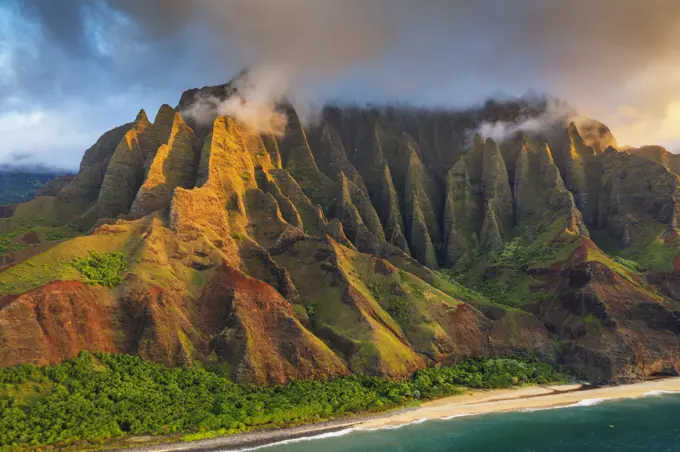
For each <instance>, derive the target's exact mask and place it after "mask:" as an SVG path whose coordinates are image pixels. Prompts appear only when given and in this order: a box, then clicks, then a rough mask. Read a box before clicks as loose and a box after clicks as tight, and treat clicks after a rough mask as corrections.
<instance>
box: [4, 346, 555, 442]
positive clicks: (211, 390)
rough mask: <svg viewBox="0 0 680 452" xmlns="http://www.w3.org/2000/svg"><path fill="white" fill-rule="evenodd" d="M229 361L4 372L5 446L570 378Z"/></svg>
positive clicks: (202, 432) (469, 366)
mask: <svg viewBox="0 0 680 452" xmlns="http://www.w3.org/2000/svg"><path fill="white" fill-rule="evenodd" d="M226 375H228V372H227V371H226V369H225V368H224V367H223V366H221V365H219V364H218V365H214V366H212V367H208V368H168V367H165V366H163V365H161V364H157V363H153V362H151V361H146V360H143V359H141V358H139V357H135V356H130V355H111V354H106V353H95V354H90V353H87V352H83V353H81V354H80V355H79V356H78V357H77V358H75V359H73V360H70V361H65V362H63V363H60V364H55V365H50V366H45V367H42V368H38V367H35V366H33V365H30V364H22V365H18V366H15V367H13V368H8V369H0V450H2V451H5V450H7V451H10V450H18V449H22V448H26V449H28V448H31V447H36V446H46V445H50V446H54V447H60V446H70V447H75V448H79V447H80V448H92V449H94V448H96V447H97V446H98V445H104V444H108V443H110V442H111V441H112V440H115V439H117V438H121V437H124V436H129V435H166V436H167V435H172V434H174V433H178V432H182V433H183V434H182V435H181V436H180V438H181V439H183V440H184V441H191V440H196V439H203V438H212V437H216V436H221V435H228V434H233V433H237V432H244V431H248V430H251V429H255V428H258V429H261V428H265V429H266V428H280V427H286V426H293V425H299V424H302V423H311V422H321V421H325V420H330V419H334V418H339V417H347V416H353V415H357V414H363V413H372V412H380V411H385V410H390V409H394V408H397V407H402V406H405V405H409V404H417V403H418V402H419V401H423V400H428V399H432V398H436V397H442V396H446V395H454V394H460V393H462V392H464V391H465V390H466V389H467V388H480V389H481V388H484V389H490V388H509V387H513V386H518V385H527V384H541V383H548V382H560V381H566V380H567V379H568V377H567V376H565V375H562V374H559V373H557V372H556V371H555V370H553V368H552V367H551V366H549V365H547V364H545V363H541V362H539V361H536V360H533V359H527V358H519V357H518V358H499V359H485V358H477V359H470V360H467V361H464V362H461V363H459V364H456V365H452V366H442V367H439V368H426V369H420V370H418V371H417V372H416V373H415V374H414V375H413V376H412V377H411V378H408V379H404V380H394V379H390V378H386V377H379V376H366V375H351V376H347V377H343V378H339V379H336V380H332V381H310V380H308V381H296V382H292V383H289V384H286V385H277V386H253V385H242V384H237V383H234V382H233V381H231V380H230V379H229V378H228V376H226Z"/></svg>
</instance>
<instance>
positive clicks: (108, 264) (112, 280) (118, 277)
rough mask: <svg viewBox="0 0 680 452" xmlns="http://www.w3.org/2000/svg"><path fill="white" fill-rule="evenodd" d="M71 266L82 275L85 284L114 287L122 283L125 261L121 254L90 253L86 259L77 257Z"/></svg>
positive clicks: (125, 266)
mask: <svg viewBox="0 0 680 452" xmlns="http://www.w3.org/2000/svg"><path fill="white" fill-rule="evenodd" d="M71 264H72V265H73V266H74V267H75V268H76V269H77V270H78V271H79V272H80V273H82V275H83V278H84V280H85V283H87V284H92V285H100V286H106V287H116V286H117V285H119V284H122V283H123V275H124V274H125V270H127V261H126V260H125V255H124V254H123V253H98V252H96V251H90V254H89V255H88V256H87V257H77V258H75V259H73V261H72V262H71Z"/></svg>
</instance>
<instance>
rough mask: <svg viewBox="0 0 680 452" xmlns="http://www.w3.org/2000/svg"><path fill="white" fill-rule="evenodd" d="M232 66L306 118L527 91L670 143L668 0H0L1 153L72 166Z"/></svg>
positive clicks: (679, 113) (678, 145)
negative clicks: (114, 132) (353, 106)
mask: <svg viewBox="0 0 680 452" xmlns="http://www.w3.org/2000/svg"><path fill="white" fill-rule="evenodd" d="M244 67H249V68H250V69H251V71H252V74H253V84H252V86H250V90H251V91H250V92H249V96H251V97H252V100H253V102H251V103H250V104H249V105H255V106H256V107H262V108H265V109H266V107H267V106H268V105H270V104H272V103H275V102H276V101H278V100H280V99H282V98H284V97H285V98H288V99H290V100H291V101H293V103H294V104H295V105H296V107H298V109H299V110H300V111H302V112H303V113H306V114H307V115H308V116H309V117H310V118H313V116H314V112H315V111H317V110H318V106H319V105H321V104H322V103H324V102H328V101H345V102H360V103H409V104H414V105H419V106H436V107H451V108H461V107H469V106H473V105H476V104H479V103H481V102H483V101H484V100H486V99H488V98H490V97H500V96H503V97H505V96H521V95H523V94H525V93H526V92H528V91H535V92H539V93H549V94H551V95H553V96H556V97H559V98H561V99H564V100H566V101H567V102H568V103H569V104H570V105H572V106H573V107H575V108H576V109H577V110H578V111H579V113H580V114H582V115H584V116H589V117H592V118H595V119H598V120H600V121H602V122H604V123H605V124H607V125H608V126H609V127H610V128H611V129H612V131H613V133H614V135H615V136H616V138H617V140H618V142H619V144H621V145H632V146H640V145H645V144H661V145H664V146H666V147H668V148H669V150H672V151H675V152H678V151H680V2H678V1H677V0H646V1H644V2H643V1H639V0H477V1H475V2H469V1H463V0H192V1H189V0H144V1H137V0H0V164H10V165H36V164H39V165H43V166H53V167H58V168H63V169H75V168H77V166H78V163H79V161H80V158H81V156H82V154H83V152H84V151H85V150H86V149H87V148H88V147H89V146H91V145H92V144H93V143H94V142H95V141H96V139H97V138H98V137H99V136H100V135H101V134H102V133H104V132H105V131H107V130H109V129H111V128H113V127H115V126H117V125H120V124H123V123H126V122H129V121H131V120H133V119H134V118H135V116H136V114H137V112H138V111H139V109H140V108H144V109H145V110H146V111H147V113H148V114H149V116H150V117H152V118H153V116H154V115H155V112H156V111H157V110H158V108H159V107H160V105H161V104H163V103H168V104H170V105H172V106H175V105H176V104H177V102H178V101H179V97H180V95H181V93H182V92H183V91H184V90H186V89H189V88H194V87H200V86H204V85H213V84H220V83H225V82H227V81H228V80H230V79H231V78H232V77H233V76H234V75H235V74H236V73H237V72H238V71H240V70H241V69H242V68H244ZM225 108H226V112H227V113H230V112H231V110H230V109H229V108H230V106H229V105H227V106H225ZM258 111H259V110H258ZM249 113H252V112H249Z"/></svg>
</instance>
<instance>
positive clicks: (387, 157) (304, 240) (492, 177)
mask: <svg viewBox="0 0 680 452" xmlns="http://www.w3.org/2000/svg"><path fill="white" fill-rule="evenodd" d="M233 93H234V88H232V87H231V86H230V85H225V86H220V87H206V88H202V89H201V90H192V91H189V92H187V93H185V94H184V95H183V96H182V99H181V101H180V105H179V106H178V108H176V109H173V108H171V107H169V106H167V105H165V106H163V107H161V109H160V111H159V112H158V114H157V115H156V118H155V120H154V122H153V123H152V122H150V121H149V119H148V118H147V116H146V114H145V113H144V112H143V111H142V112H140V114H139V115H138V117H137V118H136V120H135V121H134V122H132V123H130V124H126V125H124V126H121V127H120V128H118V129H114V130H113V131H111V132H108V133H107V134H105V135H104V136H102V138H101V139H100V140H99V141H98V142H97V144H95V145H94V146H93V148H91V149H90V150H88V151H87V152H86V154H85V156H84V158H83V163H82V165H81V169H80V172H79V174H78V175H76V176H75V177H74V178H73V180H72V181H71V182H70V183H69V184H68V185H66V186H65V187H63V188H61V189H60V190H54V191H52V192H46V193H43V194H42V195H41V196H38V197H36V198H35V199H33V200H31V201H29V202H27V203H24V204H20V205H17V206H15V207H13V208H12V209H7V210H4V211H0V234H2V236H1V237H2V239H1V240H2V242H0V243H3V244H4V248H2V249H0V259H2V261H1V263H2V264H4V267H0V269H1V270H0V294H2V295H0V325H1V326H2V328H0V343H2V344H6V347H5V351H4V352H3V354H0V364H1V365H13V364H16V363H19V362H31V363H34V364H45V363H50V362H57V361H61V360H64V359H68V358H71V357H73V356H75V354H77V352H78V351H80V350H84V349H85V350H104V351H115V352H125V353H135V354H138V355H140V356H143V357H146V358H151V359H154V360H156V361H160V362H164V363H167V364H171V365H193V364H198V363H211V362H222V363H224V365H225V366H227V368H228V369H229V373H230V375H231V376H232V377H233V378H234V379H236V380H238V381H243V382H252V383H258V384H274V383H283V382H286V381H290V380H295V379H306V378H317V379H325V378H334V377H337V376H340V375H345V374H347V373H349V372H359V373H367V374H372V375H388V376H392V377H404V376H407V375H410V374H411V373H413V371H414V370H416V369H418V368H421V367H424V366H427V365H432V364H437V363H451V362H455V361H458V360H460V359H463V358H465V357H470V356H480V355H483V356H499V355H509V354H514V353H529V354H532V355H538V356H540V357H541V358H542V359H544V360H548V361H551V362H555V363H561V364H564V365H565V366H567V367H568V368H569V369H570V370H572V371H574V372H577V373H578V374H580V375H582V376H584V377H586V378H589V379H592V380H594V381H628V380H635V379H639V378H644V377H646V376H649V375H651V374H654V373H662V372H663V373H674V372H676V371H677V369H678V366H679V365H680V361H679V358H678V357H679V356H680V355H679V354H678V351H679V350H678V345H679V344H678V336H677V333H678V332H679V331H680V320H679V319H678V317H677V312H678V311H680V304H679V303H678V300H680V298H678V294H680V286H679V285H678V284H679V283H678V281H680V277H679V276H678V274H676V272H675V271H674V270H673V269H674V268H675V266H676V265H677V262H679V261H680V259H676V257H677V256H680V249H678V245H677V244H678V241H677V237H678V232H677V229H676V228H677V227H678V225H677V218H678V208H679V207H680V198H678V187H680V179H679V178H678V176H677V175H675V174H674V173H672V172H671V171H669V169H668V168H667V167H664V166H663V165H661V164H659V163H657V162H654V161H651V160H649V159H646V158H643V157H640V156H636V155H632V154H630V153H627V152H625V151H618V150H616V149H614V148H612V147H610V146H611V145H612V144H614V145H615V141H614V139H613V137H611V134H610V133H609V131H608V129H606V127H604V126H601V125H599V126H598V125H597V123H593V124H595V125H592V124H591V125H590V126H588V127H583V126H582V127H581V129H579V128H577V127H576V126H575V125H573V124H571V125H569V126H566V125H565V124H564V123H556V124H555V125H554V127H553V128H552V130H550V131H549V132H550V133H545V134H544V136H541V135H538V134H534V135H523V134H518V135H517V136H516V137H513V138H512V139H511V140H508V141H506V142H503V143H501V144H500V146H499V145H498V144H497V143H495V142H494V141H493V140H487V141H486V142H484V141H483V140H482V138H481V137H479V136H477V137H475V138H474V140H472V143H471V145H470V146H469V148H468V147H466V146H464V141H465V140H464V137H466V136H467V135H469V131H470V130H474V129H475V128H476V127H477V126H478V125H479V124H480V123H481V122H484V121H492V122H493V121H497V120H505V121H520V120H521V118H524V117H526V115H538V114H541V112H542V108H543V107H541V105H540V104H539V105H534V104H526V103H523V102H522V101H517V102H514V101H512V102H507V103H505V104H498V103H490V104H487V105H486V106H484V107H483V108H481V109H479V110H470V111H462V112H441V111H439V112H431V111H421V110H411V109H398V108H378V109H361V108H353V107H352V108H349V107H348V108H339V107H333V108H328V109H326V110H325V111H324V113H323V116H322V118H321V121H320V123H319V124H318V125H316V126H313V127H305V126H303V125H302V124H301V122H300V120H299V118H298V116H297V114H296V112H295V111H294V110H293V109H292V108H291V107H289V106H282V111H283V112H284V113H285V114H286V115H287V117H288V128H287V131H286V134H285V135H284V136H282V137H276V136H271V135H262V134H259V133H257V132H256V131H254V130H252V129H250V128H249V127H248V126H246V125H244V124H241V123H239V122H238V121H236V120H235V119H234V118H230V117H215V118H214V121H213V122H212V124H204V123H200V124H199V123H197V122H196V121H195V120H194V118H193V117H192V116H191V115H187V114H184V115H183V114H182V113H183V112H187V111H190V110H191V107H192V104H193V102H195V100H196V99H198V98H201V97H204V98H205V97H210V96H213V97H217V98H220V97H225V96H228V95H232V94H233ZM596 132H597V133H596ZM581 133H583V135H582V134H581ZM546 137H548V138H546ZM659 243H661V245H658V244H659ZM661 247H662V248H663V251H662V252H658V250H659V248H661ZM603 250H605V251H606V252H605V251H603ZM92 252H95V253H99V254H92V256H93V259H92V261H93V262H106V256H109V255H110V254H107V253H122V256H123V257H122V259H123V260H124V263H125V265H126V270H125V271H124V272H122V273H121V276H122V277H123V282H122V284H119V285H117V286H115V287H101V286H94V287H88V286H87V285H83V284H82V282H87V281H88V278H90V277H88V276H87V275H86V274H85V273H83V271H82V270H78V269H77V268H76V267H75V266H74V265H73V263H74V262H75V261H74V260H77V259H79V258H83V257H86V256H88V254H91V253H92ZM607 253H609V254H607ZM101 256H104V257H101ZM111 256H113V255H111ZM116 256H118V255H116ZM622 256H626V257H628V259H624V258H623V257H622ZM95 258H96V259H95ZM631 259H634V260H635V262H632V261H631ZM93 265H94V264H93ZM97 265H98V264H97ZM102 265H103V264H102ZM106 271H110V269H109V268H108V267H105V266H103V267H102V268H94V269H93V270H92V272H94V273H92V274H97V273H96V272H106ZM89 281H90V282H92V279H91V278H90V279H89ZM461 283H464V284H465V285H467V286H468V287H472V288H474V289H475V290H476V291H473V290H470V289H469V288H467V287H464V286H463V285H462V284H461ZM30 312H32V313H33V314H26V313H30ZM83 318H85V319H88V320H87V322H86V323H88V324H92V325H98V326H96V327H95V329H96V331H97V336H96V337H90V335H92V334H94V333H93V332H91V331H89V330H88V327H86V326H84V324H83V323H82V321H81V320H80V319H83ZM31 343H35V344H36V346H35V348H34V350H33V351H32V352H31V353H30V354H27V353H22V352H20V350H22V348H21V347H25V344H31ZM22 344H23V345H22Z"/></svg>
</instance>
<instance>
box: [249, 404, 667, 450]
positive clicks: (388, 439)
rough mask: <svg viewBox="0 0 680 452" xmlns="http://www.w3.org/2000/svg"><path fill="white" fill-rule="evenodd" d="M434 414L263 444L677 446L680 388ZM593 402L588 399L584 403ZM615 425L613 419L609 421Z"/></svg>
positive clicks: (554, 447) (501, 447)
mask: <svg viewBox="0 0 680 452" xmlns="http://www.w3.org/2000/svg"><path fill="white" fill-rule="evenodd" d="M596 402H597V401H586V402H585V403H582V404H581V405H580V406H573V407H567V408H558V409H550V410H541V411H531V412H516V413H498V414H488V415H483V416H470V417H460V418H455V419H451V420H433V421H427V422H422V423H419V424H412V425H407V426H403V427H400V428H396V429H392V430H376V431H370V432H365V431H353V432H350V433H346V434H341V435H340V436H335V437H329V438H323V439H314V440H305V441H298V442H294V443H289V444H281V445H274V446H269V447H265V448H260V449H259V450H261V451H263V452H312V451H313V452H318V451H322V452H350V451H351V452H364V451H365V452H368V451H370V452H388V451H389V452H416V451H418V452H420V451H428V452H467V451H470V452H473V451H474V452H486V451H489V452H496V451H498V452H506V451H507V452H520V451H521V452H539V451H541V452H542V451H550V452H562V451H569V452H586V451H625V452H628V451H648V452H657V451H680V394H664V395H653V396H647V397H644V398H639V399H627V400H620V401H611V402H603V403H596ZM589 404H590V405H589ZM612 426H613V427H612Z"/></svg>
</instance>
